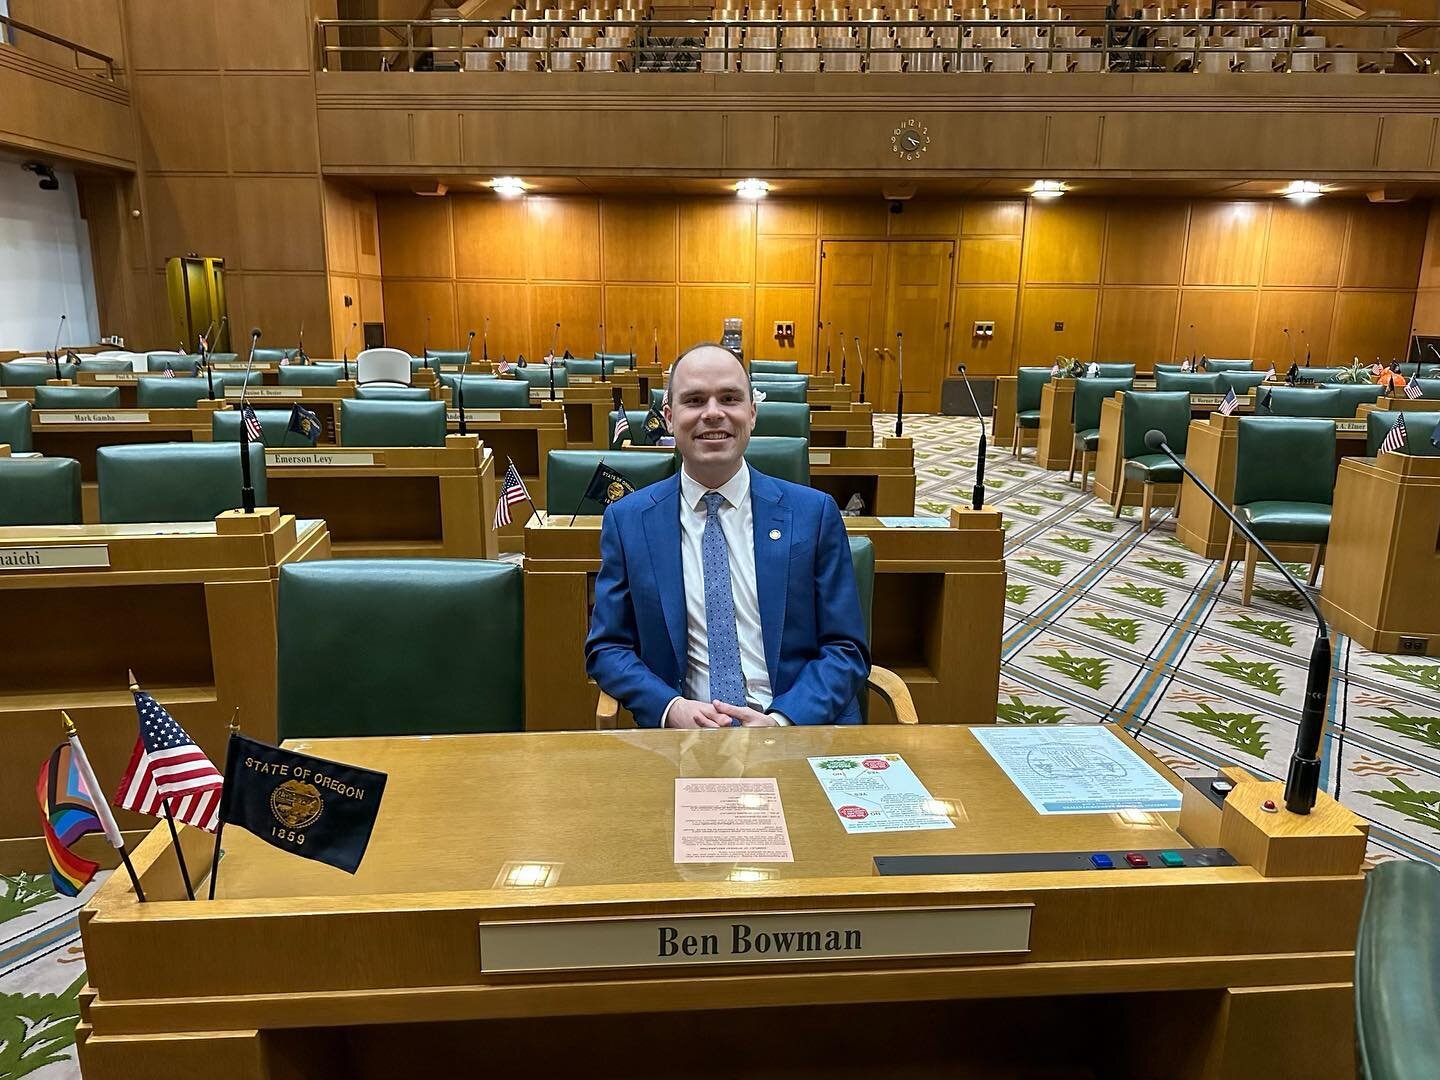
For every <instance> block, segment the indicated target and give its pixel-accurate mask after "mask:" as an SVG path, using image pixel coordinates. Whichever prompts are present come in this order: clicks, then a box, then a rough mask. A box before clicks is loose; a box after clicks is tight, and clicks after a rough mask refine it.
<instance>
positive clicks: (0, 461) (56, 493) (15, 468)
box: [0, 439, 84, 525]
mask: <svg viewBox="0 0 1440 1080" xmlns="http://www.w3.org/2000/svg"><path fill="white" fill-rule="evenodd" d="M3 441H4V440H3V439H0V442H3ZM83 523H84V522H83V518H82V516H81V512H80V463H79V462H78V461H76V460H75V459H74V458H0V525H81V524H83Z"/></svg>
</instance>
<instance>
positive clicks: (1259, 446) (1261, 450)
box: [1234, 416, 1335, 506]
mask: <svg viewBox="0 0 1440 1080" xmlns="http://www.w3.org/2000/svg"><path fill="white" fill-rule="evenodd" d="M1334 493H1335V424H1334V422H1333V421H1330V420H1315V419H1310V418H1308V417H1291V416H1261V417H1244V418H1242V419H1241V421H1240V423H1239V425H1238V426H1237V434H1236V447H1235V495H1234V502H1235V504H1236V505H1237V506H1242V505H1249V504H1251V503H1258V502H1287V503H1321V504H1324V505H1326V506H1328V505H1330V502H1331V500H1332V499H1333V498H1334Z"/></svg>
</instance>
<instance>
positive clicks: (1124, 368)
mask: <svg viewBox="0 0 1440 1080" xmlns="http://www.w3.org/2000/svg"><path fill="white" fill-rule="evenodd" d="M1095 367H1096V368H1098V369H1099V370H1097V371H1096V372H1095V376H1096V378H1100V379H1134V378H1135V365H1134V364H1101V363H1097V364H1096V365H1095Z"/></svg>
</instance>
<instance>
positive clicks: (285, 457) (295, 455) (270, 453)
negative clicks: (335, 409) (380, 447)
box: [265, 449, 375, 467]
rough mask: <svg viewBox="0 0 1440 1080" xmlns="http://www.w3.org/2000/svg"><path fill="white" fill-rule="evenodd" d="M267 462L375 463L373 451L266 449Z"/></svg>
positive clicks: (267, 463) (336, 464)
mask: <svg viewBox="0 0 1440 1080" xmlns="http://www.w3.org/2000/svg"><path fill="white" fill-rule="evenodd" d="M265 464H266V466H267V467H268V466H271V465H281V466H283V465H305V466H345V465H374V464H375V455H374V454H373V453H360V452H358V451H351V450H269V449H267V450H266V451H265Z"/></svg>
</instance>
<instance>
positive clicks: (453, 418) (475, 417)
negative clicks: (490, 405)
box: [445, 408, 500, 424]
mask: <svg viewBox="0 0 1440 1080" xmlns="http://www.w3.org/2000/svg"><path fill="white" fill-rule="evenodd" d="M445 422H446V423H448V424H458V423H459V422H460V410H459V409H447V410H446V411H445ZM465 422H466V423H467V424H498V423H499V422H500V414H499V413H498V412H496V411H495V410H494V409H470V408H467V409H466V410H465Z"/></svg>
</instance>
